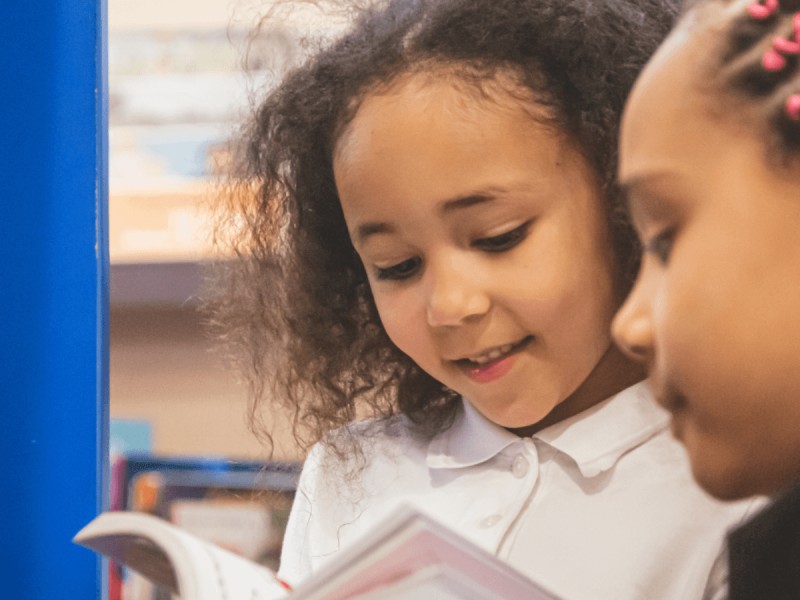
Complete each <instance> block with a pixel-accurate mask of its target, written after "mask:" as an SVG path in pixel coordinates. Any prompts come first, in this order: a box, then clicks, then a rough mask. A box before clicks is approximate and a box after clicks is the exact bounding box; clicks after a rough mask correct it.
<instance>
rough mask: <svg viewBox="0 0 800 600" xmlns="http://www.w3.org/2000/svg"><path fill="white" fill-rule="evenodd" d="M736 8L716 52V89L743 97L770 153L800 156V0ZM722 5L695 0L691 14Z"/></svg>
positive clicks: (759, 0)
mask: <svg viewBox="0 0 800 600" xmlns="http://www.w3.org/2000/svg"><path fill="white" fill-rule="evenodd" d="M722 5H723V9H725V8H728V7H731V8H735V9H736V10H735V12H734V14H733V16H732V17H731V18H730V19H729V20H728V21H727V22H726V25H725V27H724V28H723V29H722V38H721V43H720V44H719V45H718V46H717V49H716V52H715V53H714V54H713V55H712V56H711V59H710V61H709V64H708V65H707V67H708V73H707V75H708V77H706V78H705V80H706V81H708V82H710V85H711V88H712V89H711V91H712V92H718V91H723V92H731V93H732V95H733V96H732V97H733V98H734V99H738V100H739V101H740V105H741V106H740V107H737V108H741V109H742V110H741V111H736V114H737V118H739V119H742V118H750V119H751V120H752V121H753V123H754V124H755V125H756V126H757V127H759V128H761V129H762V130H763V133H764V135H765V140H766V145H767V148H768V151H769V152H768V154H769V156H770V157H771V158H773V159H776V160H777V161H778V162H780V163H782V164H787V163H788V162H791V161H792V159H793V158H797V157H798V156H800V0H754V1H753V2H752V3H750V4H749V5H747V7H746V8H744V9H741V7H740V6H739V5H736V7H733V6H732V4H731V2H730V0H726V1H724V2H723V3H722ZM719 7H720V1H719V0H707V1H703V0H700V1H698V0H694V1H691V2H687V3H686V4H685V6H684V9H685V11H686V13H687V15H688V14H691V13H694V12H695V11H700V10H704V9H708V10H712V11H713V10H714V9H718V8H719Z"/></svg>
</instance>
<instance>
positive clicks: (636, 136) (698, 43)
mask: <svg viewBox="0 0 800 600" xmlns="http://www.w3.org/2000/svg"><path fill="white" fill-rule="evenodd" d="M694 33H695V31H694V30H693V29H692V28H689V27H686V26H683V27H680V28H678V29H677V30H675V31H674V32H673V33H672V34H671V35H670V37H669V38H668V39H667V41H666V42H665V43H664V45H662V47H661V48H659V50H658V52H657V53H656V54H655V55H654V57H653V58H652V60H651V61H650V62H649V63H648V65H647V67H646V68H645V69H644V71H643V72H642V74H641V76H640V77H639V79H638V80H637V82H636V85H635V86H634V88H633V90H632V92H631V95H630V97H629V99H628V102H627V104H626V106H625V111H624V113H623V118H622V126H621V131H620V163H619V175H620V179H622V180H623V181H624V180H626V179H628V178H629V177H631V176H633V175H638V174H639V173H640V172H646V171H651V170H654V171H658V170H660V169H661V168H663V167H664V165H663V164H661V163H662V162H663V161H664V160H666V159H668V158H669V157H671V156H674V155H675V154H676V153H677V154H682V153H683V149H684V148H685V145H686V143H687V142H688V141H689V140H687V139H686V135H687V132H691V131H697V130H698V129H702V130H706V131H707V130H708V128H710V127H715V126H716V125H717V124H716V123H715V122H714V121H712V120H711V119H710V111H708V110H707V109H708V104H707V102H708V99H707V97H706V94H705V93H701V92H700V86H699V83H698V79H699V78H698V75H699V74H700V65H699V64H698V55H702V54H704V53H706V52H708V51H709V48H708V42H707V41H706V40H704V39H703V38H702V37H701V36H697V35H695V34H694ZM698 53H700V54H698Z"/></svg>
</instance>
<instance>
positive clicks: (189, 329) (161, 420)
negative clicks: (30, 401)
mask: <svg viewBox="0 0 800 600" xmlns="http://www.w3.org/2000/svg"><path fill="white" fill-rule="evenodd" d="M111 399H112V402H111V416H112V418H132V419H146V420H148V421H150V422H151V423H152V425H153V443H154V450H155V451H156V452H158V453H163V454H177V455H219V456H227V457H232V458H264V457H265V449H264V447H262V445H261V444H260V443H259V442H258V441H257V440H256V438H255V437H254V436H253V434H252V433H250V432H249V431H248V429H247V425H246V394H245V390H244V388H243V386H242V385H240V384H238V383H237V382H236V381H235V380H234V378H233V376H232V373H231V371H230V370H229V369H227V368H226V367H225V366H224V365H223V364H222V363H221V360H220V358H219V354H218V352H215V351H214V347H213V344H212V343H211V342H210V341H209V340H208V338H207V337H206V336H205V334H204V332H203V330H202V327H201V325H200V323H199V319H198V317H197V315H196V313H195V312H194V311H193V310H192V309H190V308H170V309H153V308H150V309H142V308H138V309H114V310H112V313H111ZM291 447H292V444H291V443H289V442H288V441H286V440H284V441H283V442H282V443H281V444H280V447H279V448H278V449H277V454H276V456H275V458H295V457H297V455H296V453H293V451H292V450H291ZM287 448H289V449H288V450H287Z"/></svg>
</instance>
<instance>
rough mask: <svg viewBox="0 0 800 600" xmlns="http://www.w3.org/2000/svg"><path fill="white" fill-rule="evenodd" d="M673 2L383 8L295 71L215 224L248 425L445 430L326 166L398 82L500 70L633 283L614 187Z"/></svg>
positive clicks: (250, 144)
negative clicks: (554, 146)
mask: <svg viewBox="0 0 800 600" xmlns="http://www.w3.org/2000/svg"><path fill="white" fill-rule="evenodd" d="M678 1H679V0H389V1H388V2H384V3H379V4H377V5H372V6H370V7H367V8H365V9H363V11H362V12H361V13H360V15H359V16H358V18H357V19H356V20H355V21H354V24H353V26H352V28H351V29H350V30H349V32H348V33H346V34H344V35H343V36H342V37H340V38H339V39H337V40H335V41H333V42H331V43H330V44H328V45H327V46H325V47H323V48H322V49H321V50H320V51H318V52H317V53H316V54H315V55H314V56H312V57H311V58H310V59H309V60H308V61H307V62H306V63H305V64H303V65H302V66H300V67H299V68H296V69H295V70H293V71H291V72H290V73H289V74H288V75H287V76H286V77H285V78H284V79H283V81H282V82H281V83H280V85H279V86H278V87H277V88H275V89H274V90H273V91H271V92H270V93H269V94H268V95H267V97H266V99H265V100H264V101H263V102H262V103H261V104H260V106H258V107H257V110H256V114H255V115H254V118H253V119H252V121H251V122H250V123H249V124H248V125H247V128H246V130H245V131H244V136H243V141H244V144H243V145H242V154H241V156H240V159H241V160H240V161H239V162H240V163H241V164H238V166H237V168H238V171H237V173H236V177H237V178H238V181H237V182H234V184H232V185H229V186H228V187H229V191H230V192H231V193H229V194H228V195H227V197H226V204H225V210H224V211H223V218H222V219H221V220H220V222H219V224H218V228H217V235H218V236H219V237H220V238H222V239H223V241H228V242H230V243H231V244H232V246H233V249H234V251H235V252H236V254H237V256H238V260H236V261H231V262H229V263H227V264H225V265H223V271H222V277H221V279H220V278H218V279H217V281H216V287H217V290H219V292H218V293H219V295H218V296H217V297H216V298H215V299H214V300H213V301H212V303H213V308H214V312H213V314H214V321H215V322H216V323H217V324H218V325H221V326H222V327H223V331H224V335H225V339H227V341H229V342H231V343H232V344H234V345H237V344H238V346H239V347H240V349H241V348H244V349H245V350H246V357H247V359H246V360H247V372H248V380H249V381H250V383H251V386H252V396H253V400H254V405H253V406H254V412H253V416H254V418H256V419H257V416H258V408H259V405H260V404H261V403H263V402H265V401H266V399H267V398H268V399H269V402H270V403H277V405H283V406H285V407H288V408H289V409H290V410H291V411H292V423H293V425H294V434H295V437H296V439H298V441H299V442H300V443H301V444H302V445H303V446H304V447H305V446H307V445H308V444H310V443H313V442H315V441H317V440H318V439H320V438H321V437H323V436H324V434H325V433H326V432H328V431H330V430H331V429H333V428H336V427H339V426H341V425H342V424H345V423H347V422H350V421H352V420H353V419H355V418H358V417H361V416H377V417H388V416H391V415H394V414H398V413H399V414H403V415H405V416H406V417H407V419H408V420H409V421H410V423H412V424H413V426H414V428H415V429H416V430H417V431H418V432H420V434H421V435H433V434H435V433H436V432H438V431H441V430H442V429H443V428H446V427H448V426H449V424H450V423H451V422H452V418H453V416H454V414H455V411H456V410H457V408H458V406H459V400H458V397H457V395H456V394H455V392H453V391H452V390H449V389H447V388H445V387H444V386H443V385H442V384H441V383H440V382H438V381H436V380H434V379H433V378H432V377H430V376H429V375H428V374H427V373H425V372H424V371H422V370H421V369H420V368H419V367H418V366H417V365H416V364H415V363H414V362H412V361H411V359H409V358H408V357H407V356H406V355H404V354H403V353H402V352H400V351H399V350H398V349H397V348H396V347H395V346H394V345H393V344H392V342H391V341H390V340H389V338H388V336H387V335H386V333H385V331H384V329H383V327H382V325H381V322H380V320H379V317H378V313H377V310H376V307H375V304H374V301H373V298H372V295H371V292H370V287H369V285H368V282H367V278H366V273H365V271H364V268H363V266H362V264H361V261H360V260H359V257H358V256H357V255H356V252H355V250H354V249H353V246H352V245H351V242H350V238H349V236H348V231H347V228H346V226H345V221H344V217H343V214H342V210H341V207H340V203H339V198H338V194H337V190H336V186H335V183H334V177H333V170H332V153H333V149H334V146H335V143H336V141H337V138H338V136H339V135H340V133H341V132H342V130H343V128H344V127H345V126H346V125H347V124H348V123H349V121H350V120H351V119H352V118H353V116H354V115H355V113H356V111H357V110H358V107H359V105H360V102H361V101H362V100H363V98H364V97H365V95H367V94H368V93H370V91H372V90H374V89H375V88H376V86H380V85H385V84H388V83H391V82H392V81H394V80H395V78H397V77H398V76H400V75H403V74H405V73H408V72H410V71H415V70H425V68H426V66H431V65H433V66H446V67H447V68H448V69H450V71H452V72H454V73H456V74H457V76H458V77H459V78H460V79H463V81H464V82H466V83H467V84H477V85H478V87H480V83H481V82H490V81H496V79H497V77H498V74H500V73H503V74H511V75H512V76H513V77H514V78H515V79H516V80H517V81H518V82H519V83H521V84H522V85H523V86H524V88H525V89H526V90H527V91H526V94H527V92H530V94H529V96H530V97H533V98H535V99H536V102H537V103H539V104H541V105H543V106H545V107H548V108H549V113H550V116H551V117H552V118H551V120H550V123H552V124H554V125H555V126H557V127H558V128H560V130H561V131H563V132H565V133H566V134H567V135H568V136H570V137H571V139H572V140H573V141H574V142H576V144H577V146H578V147H579V148H581V149H582V152H583V154H584V156H585V158H586V159H587V161H588V162H589V164H590V165H592V166H593V167H594V169H595V170H596V172H597V174H598V177H599V178H600V180H601V181H602V182H603V184H604V188H603V189H604V193H605V197H606V199H607V214H608V222H609V226H610V229H611V232H612V239H613V240H614V245H615V252H616V258H617V259H618V261H619V265H620V270H621V272H623V273H624V274H625V278H626V284H627V285H630V283H631V282H632V280H633V277H634V276H635V272H636V270H637V268H638V256H639V247H638V242H637V241H636V236H635V235H634V234H633V231H632V229H631V226H630V224H629V221H628V218H627V216H626V211H625V210H624V207H623V205H622V202H621V199H620V194H619V193H618V190H617V189H616V187H615V184H614V177H615V172H616V162H617V135H618V128H619V122H620V115H621V112H622V108H623V103H624V101H625V99H626V97H627V95H628V92H629V90H630V88H631V86H632V84H633V81H634V80H635V78H636V76H637V74H638V73H639V71H640V70H641V68H642V67H643V65H644V64H645V62H646V61H647V59H648V58H649V57H650V55H651V54H652V53H653V52H654V51H655V49H656V47H657V46H658V44H659V43H660V42H661V41H662V39H663V38H664V37H665V36H666V34H667V33H668V31H669V30H670V28H671V27H672V25H673V22H674V18H675V15H676V14H677V10H678ZM473 89H475V88H473ZM521 101H522V100H521ZM525 101H531V100H530V99H529V98H528V99H526V100H525ZM625 291H627V290H625ZM270 406H275V404H270Z"/></svg>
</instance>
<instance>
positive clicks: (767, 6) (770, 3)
mask: <svg viewBox="0 0 800 600" xmlns="http://www.w3.org/2000/svg"><path fill="white" fill-rule="evenodd" d="M777 10H778V0H764V3H763V4H761V3H760V2H753V3H752V4H750V5H749V6H748V7H747V12H749V13H750V16H751V17H753V18H754V19H768V18H769V17H771V16H772V15H774V14H775V12H777Z"/></svg>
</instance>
